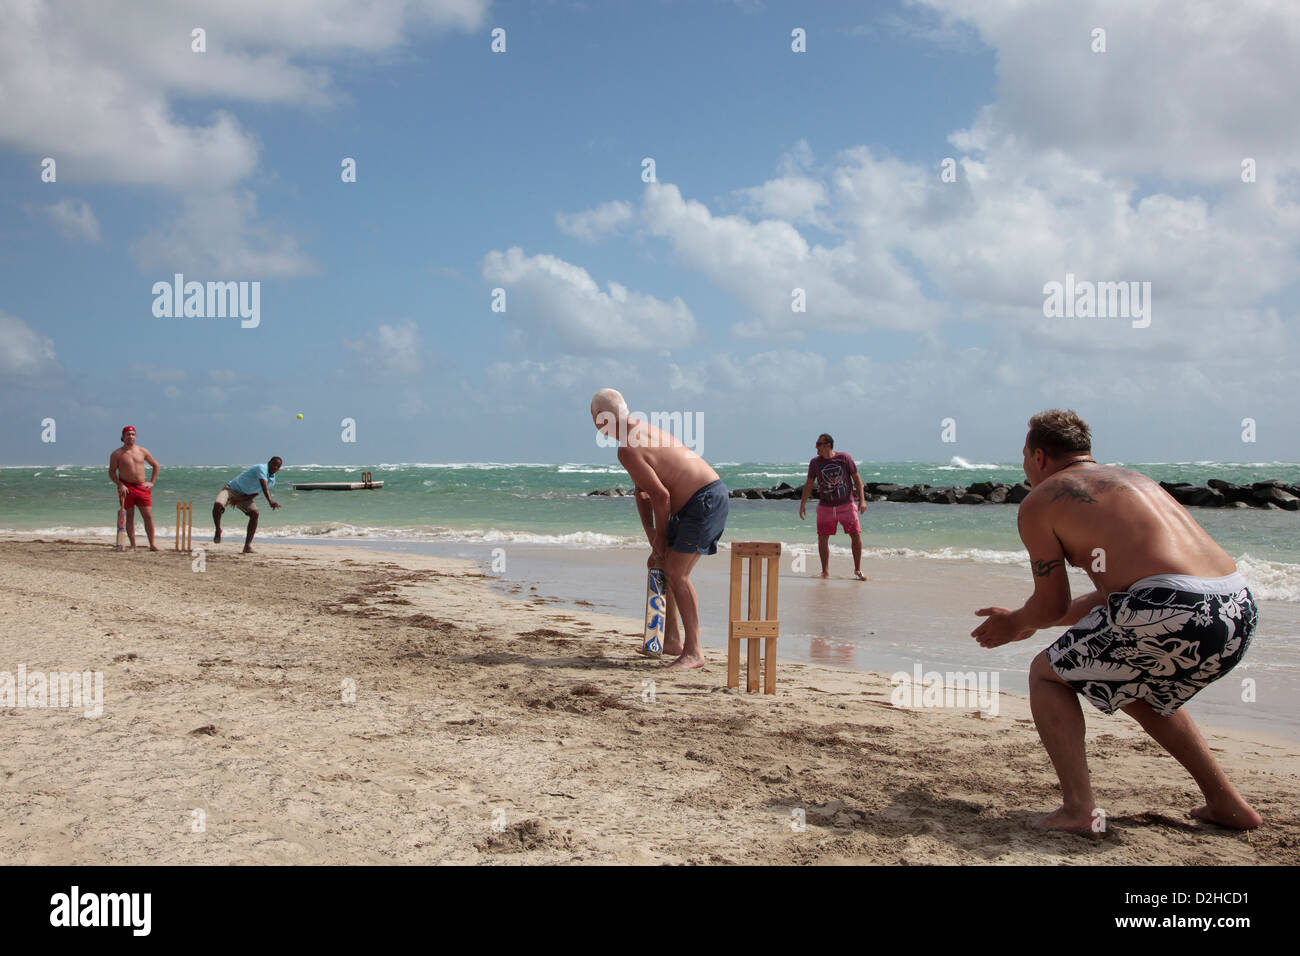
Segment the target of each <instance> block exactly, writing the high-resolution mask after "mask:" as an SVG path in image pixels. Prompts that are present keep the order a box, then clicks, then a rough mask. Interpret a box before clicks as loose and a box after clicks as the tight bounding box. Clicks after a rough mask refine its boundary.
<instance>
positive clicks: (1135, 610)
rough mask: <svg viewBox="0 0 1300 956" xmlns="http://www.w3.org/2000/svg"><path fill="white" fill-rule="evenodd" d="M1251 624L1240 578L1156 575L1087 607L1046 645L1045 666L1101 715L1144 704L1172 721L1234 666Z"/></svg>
mask: <svg viewBox="0 0 1300 956" xmlns="http://www.w3.org/2000/svg"><path fill="white" fill-rule="evenodd" d="M1258 619H1259V611H1258V609H1257V608H1256V607H1255V599H1254V597H1252V596H1251V593H1250V590H1249V589H1248V588H1247V587H1246V582H1245V580H1244V579H1243V578H1242V577H1241V575H1240V574H1229V575H1227V576H1226V577H1222V578H1195V577H1190V576H1188V575H1182V574H1161V575H1156V576H1154V577H1149V578H1143V579H1142V580H1141V581H1138V582H1137V583H1136V584H1134V585H1133V586H1132V587H1130V588H1129V589H1128V590H1127V591H1117V592H1116V593H1114V594H1112V595H1110V596H1109V597H1108V598H1107V599H1106V603H1105V604H1103V605H1099V606H1097V607H1095V608H1093V609H1092V612H1091V613H1090V614H1089V615H1088V616H1087V617H1085V618H1084V619H1083V620H1081V621H1080V622H1079V623H1078V624H1076V625H1075V626H1074V627H1072V628H1070V629H1069V630H1068V631H1066V632H1065V633H1064V634H1062V635H1061V637H1060V638H1059V639H1057V641H1056V643H1054V644H1052V645H1051V646H1050V647H1049V648H1047V662H1048V663H1049V664H1050V665H1051V667H1052V670H1053V671H1055V672H1056V673H1057V675H1058V676H1060V678H1061V679H1062V680H1064V681H1065V682H1066V683H1067V684H1069V685H1070V686H1071V687H1073V688H1074V689H1075V690H1076V691H1078V692H1079V693H1080V694H1081V695H1083V696H1084V697H1085V698H1086V699H1087V700H1088V702H1089V703H1091V704H1092V705H1093V706H1095V707H1097V708H1098V709H1099V710H1101V711H1102V712H1104V713H1107V714H1113V713H1114V712H1115V711H1116V710H1118V709H1119V708H1121V707H1124V706H1126V705H1127V704H1131V703H1133V702H1134V701H1138V700H1145V701H1146V702H1147V703H1148V704H1149V705H1150V706H1151V709H1152V710H1154V711H1155V712H1156V713H1158V714H1161V715H1163V716H1165V717H1172V716H1173V714H1174V712H1175V711H1177V710H1178V708H1179V707H1181V706H1183V704H1185V703H1187V702H1188V701H1189V700H1191V699H1192V697H1193V696H1194V695H1195V694H1196V693H1197V692H1198V691H1200V690H1201V689H1202V688H1203V687H1206V686H1208V685H1210V684H1212V683H1214V682H1215V681H1216V680H1218V679H1219V678H1220V677H1222V676H1223V675H1224V674H1226V673H1228V671H1230V670H1232V669H1233V668H1234V667H1236V666H1237V663H1238V662H1239V661H1240V660H1241V659H1242V657H1243V656H1244V655H1245V653H1246V648H1247V647H1249V646H1250V639H1251V637H1252V635H1253V634H1254V633H1255V624H1256V622H1257V621H1258Z"/></svg>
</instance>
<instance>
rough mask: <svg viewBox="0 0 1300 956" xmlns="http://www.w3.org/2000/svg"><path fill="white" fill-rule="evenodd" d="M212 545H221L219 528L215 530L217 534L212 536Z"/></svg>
mask: <svg viewBox="0 0 1300 956" xmlns="http://www.w3.org/2000/svg"><path fill="white" fill-rule="evenodd" d="M212 543H213V544H220V543H221V529H220V528H218V529H217V533H216V534H214V535H213V536H212Z"/></svg>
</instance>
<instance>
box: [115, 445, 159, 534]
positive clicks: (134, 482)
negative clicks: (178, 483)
mask: <svg viewBox="0 0 1300 956" xmlns="http://www.w3.org/2000/svg"><path fill="white" fill-rule="evenodd" d="M146 464H147V465H149V467H151V468H152V469H153V476H152V477H151V478H150V479H149V480H148V481H145V480H144V466H145V465H146ZM160 474H162V466H161V465H160V464H158V462H157V461H155V460H154V457H153V455H151V454H149V449H147V448H145V447H144V446H143V445H137V444H136V443H135V426H133V425H127V426H126V427H125V428H123V429H122V447H121V448H116V449H114V450H113V454H111V455H109V456H108V477H109V478H110V479H111V480H112V482H113V484H115V485H117V503H118V507H119V508H125V509H126V533H127V536H128V537H130V539H131V548H130V550H132V551H134V550H135V509H136V507H137V506H138V507H139V508H140V517H141V518H143V519H144V531H145V534H147V535H148V536H149V550H150V551H161V550H162V549H161V548H159V547H158V545H156V544H154V540H153V496H152V494H151V491H152V489H153V486H154V485H155V484H156V483H157V481H158V476H159V475H160Z"/></svg>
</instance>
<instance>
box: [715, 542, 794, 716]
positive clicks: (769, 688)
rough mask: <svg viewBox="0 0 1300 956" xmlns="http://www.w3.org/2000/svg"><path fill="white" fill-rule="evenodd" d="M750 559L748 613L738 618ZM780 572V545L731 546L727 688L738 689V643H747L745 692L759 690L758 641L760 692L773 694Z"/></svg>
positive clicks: (775, 543)
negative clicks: (765, 589) (761, 672)
mask: <svg viewBox="0 0 1300 956" xmlns="http://www.w3.org/2000/svg"><path fill="white" fill-rule="evenodd" d="M746 558H748V559H749V604H748V614H747V615H746V616H745V617H742V616H741V606H740V592H741V584H742V579H743V578H744V575H745V567H744V561H745V559H746ZM764 559H766V561H767V604H766V608H764V603H763V566H762V562H763V560H764ZM780 573H781V542H779V541H774V542H766V541H745V542H739V541H737V542H732V545H731V613H730V615H729V623H728V626H727V686H728V687H739V686H740V642H741V641H748V642H749V648H748V650H749V654H748V663H747V664H746V666H745V689H746V691H749V692H753V691H757V690H758V674H759V670H760V663H759V650H760V648H759V642H760V641H762V642H763V647H762V652H763V661H762V665H761V669H762V671H763V693H765V694H775V693H776V639H777V637H778V636H780V631H781V622H780V620H778V618H777V600H776V599H777V589H778V588H777V586H778V584H779V580H780Z"/></svg>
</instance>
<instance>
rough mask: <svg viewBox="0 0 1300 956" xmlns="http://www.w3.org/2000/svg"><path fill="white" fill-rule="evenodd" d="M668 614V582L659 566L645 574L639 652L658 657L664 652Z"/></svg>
mask: <svg viewBox="0 0 1300 956" xmlns="http://www.w3.org/2000/svg"><path fill="white" fill-rule="evenodd" d="M667 614H668V583H667V580H666V579H665V578H664V573H663V571H661V570H660V569H659V568H651V569H650V571H649V572H648V573H647V574H646V585H645V637H644V638H643V639H642V641H641V653H642V654H645V655H647V656H649V657H659V656H660V655H661V654H663V652H664V621H665V618H666V617H667Z"/></svg>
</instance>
